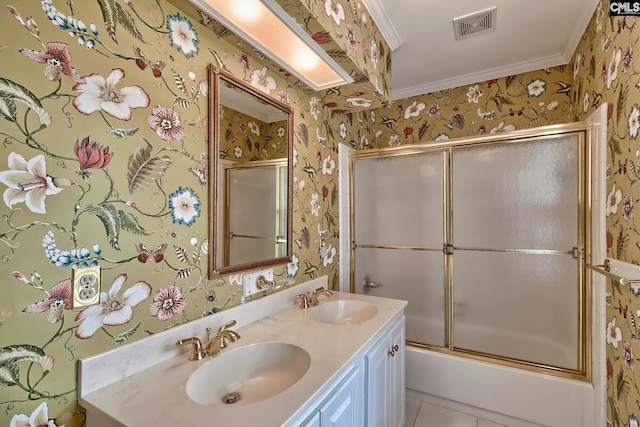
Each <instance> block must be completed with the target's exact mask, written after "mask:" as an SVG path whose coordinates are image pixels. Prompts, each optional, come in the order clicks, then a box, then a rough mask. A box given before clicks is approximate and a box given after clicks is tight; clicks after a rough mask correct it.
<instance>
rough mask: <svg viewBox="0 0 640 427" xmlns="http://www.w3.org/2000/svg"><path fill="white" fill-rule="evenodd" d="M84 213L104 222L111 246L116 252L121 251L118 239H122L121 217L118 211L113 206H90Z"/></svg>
mask: <svg viewBox="0 0 640 427" xmlns="http://www.w3.org/2000/svg"><path fill="white" fill-rule="evenodd" d="M83 212H86V213H88V214H90V215H95V216H97V217H98V219H100V221H102V225H104V229H105V231H106V233H107V239H108V240H109V244H110V245H111V247H112V248H113V249H115V250H118V251H119V250H120V244H119V243H118V239H119V238H120V217H119V215H118V210H117V209H116V207H115V206H113V205H112V204H102V205H88V206H86V207H85V208H84V210H83Z"/></svg>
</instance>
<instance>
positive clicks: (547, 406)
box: [406, 315, 599, 427]
mask: <svg viewBox="0 0 640 427" xmlns="http://www.w3.org/2000/svg"><path fill="white" fill-rule="evenodd" d="M440 324H441V322H440ZM438 328H441V326H439V325H438V322H437V321H436V320H433V319H428V318H420V317H416V316H411V315H408V316H407V320H406V329H407V339H410V338H411V335H412V333H411V331H421V333H422V335H421V337H423V338H424V337H425V333H426V332H427V331H429V330H437V329H438ZM456 328H457V331H458V333H460V334H470V336H471V335H477V336H482V337H483V339H488V340H490V339H491V333H490V334H487V331H478V330H477V329H478V326H476V325H473V324H468V325H464V324H460V325H457V327H456ZM476 333H478V334H476ZM480 333H481V334H482V335H480ZM500 333H505V332H504V331H493V332H492V334H493V335H495V334H500ZM414 336H415V335H414ZM487 337H488V338H487ZM495 338H496V340H495V341H496V342H498V343H499V342H509V345H510V346H511V347H512V348H522V349H523V353H524V352H525V351H527V349H532V348H536V349H541V348H545V349H546V351H547V352H551V353H553V354H551V355H549V356H548V357H552V358H554V360H563V359H564V360H566V362H567V365H569V364H570V360H571V354H570V352H568V351H567V350H565V349H563V348H561V347H560V346H558V345H556V344H554V343H549V342H545V343H543V342H540V340H538V342H536V340H535V339H532V338H531V337H526V340H523V339H522V338H521V337H519V336H518V335H515V334H512V335H510V336H508V337H501V336H495ZM505 338H506V339H505ZM518 341H520V343H519V342H518ZM532 343H533V344H537V345H533V346H532V345H531V344H532ZM496 350H498V349H496ZM496 352H498V351H496ZM536 356H539V357H541V358H542V359H544V358H545V355H544V354H538V355H536ZM406 387H407V397H411V398H414V399H416V400H419V401H422V402H429V403H432V404H435V405H439V406H444V407H447V408H449V409H453V410H456V411H461V412H464V413H467V414H470V415H474V416H477V417H479V418H482V419H486V420H491V421H494V422H497V423H501V424H505V425H508V426H512V427H532V426H553V427H556V426H557V427H596V426H595V425H594V424H593V412H592V411H591V410H590V408H593V407H594V401H593V399H594V389H593V386H592V384H591V383H588V382H583V381H577V380H569V379H564V378H558V377H554V376H551V375H545V374H539V373H535V372H530V371H526V370H523V369H517V368H512V367H506V366H501V365H497V364H492V363H487V362H482V361H476V360H470V359H467V358H464V357H460V356H454V355H449V354H444V353H440V352H436V351H431V350H427V349H424V348H421V347H417V346H413V345H410V344H408V345H407V346H406ZM598 427H599V426H598Z"/></svg>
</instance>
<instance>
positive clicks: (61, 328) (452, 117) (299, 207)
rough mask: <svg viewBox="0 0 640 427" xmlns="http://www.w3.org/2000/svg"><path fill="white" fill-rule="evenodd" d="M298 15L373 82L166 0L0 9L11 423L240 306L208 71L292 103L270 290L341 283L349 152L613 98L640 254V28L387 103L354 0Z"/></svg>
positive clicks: (620, 223)
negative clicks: (212, 135) (286, 197)
mask: <svg viewBox="0 0 640 427" xmlns="http://www.w3.org/2000/svg"><path fill="white" fill-rule="evenodd" d="M283 3H286V4H293V2H292V0H288V1H286V2H285V1H283ZM296 8H297V9H298V10H299V11H300V13H301V14H302V15H303V16H306V17H310V16H312V17H314V18H313V19H314V20H315V21H314V22H313V23H311V24H310V25H311V27H310V32H312V34H315V35H316V37H319V42H320V43H322V42H323V41H327V43H328V44H329V43H334V44H335V45H338V46H339V47H340V49H344V47H345V46H347V45H345V44H340V43H341V42H340V41H338V40H341V41H342V42H344V41H347V40H348V41H354V42H355V43H349V46H348V49H353V51H352V52H351V51H350V53H349V54H348V55H347V54H343V56H344V57H345V58H347V57H348V61H349V62H350V63H351V64H354V65H356V67H355V71H354V73H357V74H354V75H356V76H364V77H365V81H359V80H358V79H359V78H360V77H358V79H356V83H354V85H348V86H343V87H340V88H336V89H330V90H327V91H324V92H318V93H313V92H311V91H309V90H308V89H306V88H304V87H303V86H301V85H299V84H295V82H292V81H291V78H290V76H288V75H287V73H285V72H283V71H282V70H279V69H278V68H277V67H274V66H273V64H270V63H269V62H268V61H267V60H265V58H263V57H262V56H261V55H260V53H259V52H255V51H254V50H253V49H252V48H251V47H249V46H247V45H246V44H244V43H242V42H238V41H236V40H233V39H228V38H226V37H221V36H220V35H219V34H218V33H217V32H216V31H215V28H214V27H215V23H213V22H211V20H210V19H209V18H207V17H206V16H202V15H198V14H195V15H194V14H192V12H183V11H181V10H178V9H176V7H175V6H174V5H173V3H169V2H167V1H166V0H137V1H135V2H132V1H128V0H85V1H82V2H80V1H73V0H68V1H62V0H41V1H40V2H34V1H24V0H16V1H14V2H12V3H11V4H9V5H6V6H5V7H4V8H2V9H1V10H0V20H1V21H0V22H1V23H2V25H1V26H0V48H1V49H0V55H1V60H2V61H1V63H2V66H0V135H1V136H2V146H1V147H0V191H2V192H3V203H0V215H1V217H2V218H1V219H2V220H1V221H0V260H1V261H2V264H0V265H1V266H2V267H1V268H0V274H2V275H4V280H3V281H2V282H1V283H2V284H1V285H0V286H2V288H3V294H2V295H3V297H2V299H0V384H1V385H2V387H0V424H4V425H7V424H8V425H10V426H36V425H49V426H62V425H66V426H80V425H86V420H85V416H84V410H83V408H81V407H80V406H78V405H77V402H76V384H75V376H76V362H77V360H78V359H79V358H81V357H84V356H86V355H89V354H93V353H96V352H100V351H104V350H107V349H109V348H111V347H113V346H117V345H123V344H126V343H127V342H130V341H133V340H136V339H139V338H141V337H143V336H145V335H148V334H153V333H157V332H161V331H162V330H165V329H167V328H170V327H172V326H174V325H177V324H180V323H183V322H188V321H190V320H194V319H196V318H199V317H200V316H203V315H214V316H215V313H216V312H218V311H220V310H222V309H225V308H228V307H231V306H234V305H237V304H242V303H244V302H246V301H244V299H243V298H242V292H241V286H240V285H241V275H240V274H238V275H233V276H230V277H220V278H214V279H212V280H208V279H207V274H206V272H207V253H208V244H209V243H208V242H207V240H206V236H207V228H208V227H207V218H208V215H209V205H210V202H211V201H210V200H208V192H207V176H208V167H209V162H210V159H209V157H208V138H207V113H208V111H207V95H208V83H207V66H208V65H209V64H210V63H213V64H216V65H218V66H221V67H223V68H225V69H227V70H229V71H231V72H232V73H233V74H234V75H236V76H237V77H239V78H242V79H244V80H245V81H247V82H249V83H250V84H252V85H253V86H254V87H256V88H258V89H260V90H263V91H265V92H267V93H270V94H271V95H272V96H274V97H276V98H278V99H280V100H283V101H284V102H286V103H288V104H290V105H291V106H292V107H293V110H294V131H295V135H294V159H293V160H294V188H293V234H294V236H293V237H294V244H293V249H294V254H293V257H292V262H291V263H289V264H286V265H283V266H279V267H276V268H275V270H274V273H275V275H276V280H281V281H284V280H293V281H295V283H302V282H304V281H306V280H309V279H312V278H315V277H318V276H321V275H325V274H326V275H328V276H329V283H330V285H331V287H333V288H334V289H335V288H337V285H338V283H337V278H338V259H339V256H340V254H339V253H338V251H337V243H338V233H339V229H338V201H337V200H338V190H337V177H338V174H339V171H338V167H337V166H338V165H337V158H338V157H337V147H338V144H339V143H340V142H343V143H346V144H349V145H351V146H353V147H356V148H358V149H366V148H370V147H384V146H389V145H397V144H410V143H415V142H418V141H429V140H440V139H446V138H456V137H460V136H469V135H474V134H481V133H485V132H502V131H509V130H513V129H520V128H524V127H530V126H543V125H547V124H554V123H563V122H568V121H573V120H582V119H584V118H585V117H586V116H587V115H588V114H590V113H591V112H592V111H593V110H594V109H595V108H597V107H598V106H599V105H600V104H601V103H602V102H609V103H610V109H609V111H610V114H609V130H608V132H609V156H610V157H609V158H608V163H609V169H608V170H609V172H608V173H609V176H608V182H607V186H608V191H609V192H610V195H609V198H608V202H607V213H608V215H607V230H608V234H607V241H608V250H609V256H611V257H614V258H618V259H622V260H625V261H629V262H637V260H638V258H639V256H640V255H639V254H640V252H639V251H640V249H639V248H640V245H639V244H638V242H640V239H639V238H638V232H637V228H636V227H635V225H634V214H633V212H634V205H635V203H637V201H638V199H639V198H640V193H639V191H640V190H638V189H637V188H636V183H637V173H638V171H639V170H640V163H638V158H639V157H640V151H639V150H638V149H639V147H638V146H637V143H636V140H637V134H638V130H639V129H640V125H639V124H638V123H639V121H638V118H639V117H640V93H639V92H638V91H639V90H640V89H639V88H640V84H638V80H639V79H638V77H637V75H638V73H637V71H636V70H635V67H634V63H633V50H634V48H635V47H636V46H637V35H636V33H637V32H636V22H637V21H636V19H635V18H629V17H627V18H624V17H609V15H608V12H607V10H608V2H604V1H603V2H602V4H601V5H600V7H599V8H598V11H597V12H596V14H595V15H594V18H593V20H592V22H591V23H590V25H589V27H588V28H587V30H586V31H585V33H584V35H583V38H582V41H581V42H580V44H579V46H578V48H577V50H576V53H575V55H574V60H573V61H572V63H571V64H568V65H567V66H564V67H555V68H551V69H545V70H538V71H534V72H531V73H525V74H521V75H517V76H509V77H506V78H499V79H494V80H490V81H485V82H479V83H477V84H472V85H467V86H464V87H459V88H451V89H448V90H443V91H440V92H436V93H432V94H425V95H421V96H417V97H413V98H409V99H403V100H398V101H394V102H390V101H389V97H388V96H387V94H388V93H389V91H390V88H389V87H388V82H390V70H391V64H390V60H389V58H390V52H389V51H388V48H387V47H386V44H385V43H383V42H381V39H380V37H379V35H378V34H377V33H376V31H375V29H374V26H373V23H372V22H371V21H370V18H369V17H368V16H367V13H366V10H364V9H362V7H361V6H360V5H359V2H357V1H355V2H354V1H346V0H314V1H311V0H301V3H300V6H296ZM300 22H303V21H300ZM309 22H311V21H309ZM328 23H329V24H330V25H331V27H329V28H327V25H328ZM315 25H320V27H315ZM349 27H351V28H349ZM358 30H360V31H358ZM318 32H320V34H318ZM325 33H327V34H325ZM326 37H329V39H331V40H330V41H329V39H327V38H326ZM232 40H233V41H232ZM374 44H375V46H376V47H374ZM332 46H334V45H332ZM335 55H336V56H338V55H339V53H338V51H336V52H335ZM345 61H346V59H345ZM372 70H373V71H372ZM249 129H250V128H249ZM236 132H239V131H238V130H236ZM276 132H277V130H276ZM236 135H240V134H239V133H237V134H236ZM238 146H239V147H240V148H241V149H242V151H243V153H242V156H243V157H244V156H249V157H251V156H260V155H263V153H262V148H264V146H263V147H262V148H261V149H260V150H258V151H257V150H256V147H255V144H254V146H253V147H252V148H251V149H249V147H248V145H246V144H245V145H239V144H238ZM231 150H233V151H234V152H235V145H234V147H233V148H230V154H231ZM232 155H235V153H233V154H232ZM2 159H6V160H2ZM95 264H98V265H100V266H101V268H102V291H103V292H102V294H101V304H100V305H97V306H94V307H91V308H87V309H84V310H81V311H74V310H72V309H71V307H70V296H71V295H70V290H71V281H70V277H71V267H72V266H81V265H95ZM608 292H609V296H610V298H609V299H610V302H609V308H608V313H607V321H608V323H609V327H608V331H607V342H608V344H607V356H608V357H607V359H608V362H607V367H606V369H607V374H608V379H609V383H608V387H607V395H608V402H607V403H608V418H609V421H610V423H611V425H624V426H627V425H637V416H638V412H640V410H638V405H637V404H636V401H640V392H639V390H640V389H639V387H638V381H637V380H636V376H635V370H634V368H635V364H634V363H635V360H636V356H635V347H636V345H637V339H636V337H637V336H639V334H640V332H639V331H638V330H637V318H638V317H639V316H640V311H639V308H640V306H639V304H638V301H637V297H636V294H635V293H634V292H633V291H632V290H630V289H618V288H615V287H612V288H610V289H608ZM602 333H605V331H602ZM604 368H605V367H603V369H604Z"/></svg>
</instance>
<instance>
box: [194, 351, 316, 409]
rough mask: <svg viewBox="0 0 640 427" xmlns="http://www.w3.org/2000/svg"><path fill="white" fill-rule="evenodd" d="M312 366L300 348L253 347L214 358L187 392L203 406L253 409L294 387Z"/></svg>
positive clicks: (200, 369) (307, 356)
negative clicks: (258, 404) (249, 406)
mask: <svg viewBox="0 0 640 427" xmlns="http://www.w3.org/2000/svg"><path fill="white" fill-rule="evenodd" d="M189 363H191V362H189ZM310 364H311V357H310V356H309V353H307V352H306V351H305V350H304V349H303V348H300V347H298V346H296V345H293V344H288V343H282V342H265V343H257V344H251V345H247V346H245V347H240V348H238V349H233V350H229V351H226V352H224V353H222V354H219V355H217V356H213V358H212V359H211V360H210V361H208V362H206V363H205V364H203V365H202V366H201V367H199V368H198V369H197V370H196V371H195V372H194V373H193V374H191V376H190V377H189V379H188V380H187V386H186V391H187V395H188V396H189V397H190V398H191V399H192V400H194V401H195V402H198V403H200V404H202V405H211V406H225V407H231V406H244V405H249V404H252V403H256V402H260V401H262V400H265V399H268V398H270V397H273V396H275V395H277V394H279V393H281V392H283V391H285V390H286V389H288V388H289V387H291V386H292V385H294V384H295V383H296V382H298V380H300V378H302V377H303V376H304V374H305V373H306V372H307V370H308V369H309V365H310Z"/></svg>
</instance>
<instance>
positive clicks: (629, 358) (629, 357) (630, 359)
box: [622, 342, 636, 371]
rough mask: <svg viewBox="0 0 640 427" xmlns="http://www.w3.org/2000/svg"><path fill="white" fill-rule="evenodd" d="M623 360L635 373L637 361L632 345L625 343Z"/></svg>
mask: <svg viewBox="0 0 640 427" xmlns="http://www.w3.org/2000/svg"><path fill="white" fill-rule="evenodd" d="M622 358H623V359H624V364H625V365H627V368H629V369H630V370H632V371H633V370H634V369H635V366H636V359H635V357H634V356H633V347H631V343H628V342H625V343H624V344H623V345H622Z"/></svg>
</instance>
